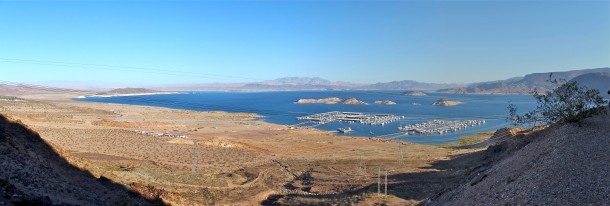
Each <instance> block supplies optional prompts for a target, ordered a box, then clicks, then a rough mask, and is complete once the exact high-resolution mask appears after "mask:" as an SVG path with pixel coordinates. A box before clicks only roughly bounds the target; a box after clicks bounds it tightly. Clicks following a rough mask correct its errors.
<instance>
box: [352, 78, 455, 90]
mask: <svg viewBox="0 0 610 206" xmlns="http://www.w3.org/2000/svg"><path fill="white" fill-rule="evenodd" d="M460 86H466V85H465V84H437V83H425V82H418V81H413V80H403V81H392V82H386V83H376V84H370V85H365V86H360V87H357V88H356V89H362V90H437V89H446V88H452V87H460Z"/></svg>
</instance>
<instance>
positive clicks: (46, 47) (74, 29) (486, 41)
mask: <svg viewBox="0 0 610 206" xmlns="http://www.w3.org/2000/svg"><path fill="white" fill-rule="evenodd" d="M15 59H19V60H15ZM22 60H27V61H22ZM49 61H50V62H49ZM53 62H66V63H70V64H65V63H53ZM73 63H78V64H73ZM92 64H95V65H92ZM96 65H110V66H113V67H106V66H96ZM607 66H610V2H609V1H262V2H259V1H247V2H245V1H230V2H216V1H212V2H209V1H207V2H198V1H180V2H174V1H95V2H84V1H33V2H20V1H0V69H1V71H2V72H1V76H0V80H4V81H14V82H53V81H78V82H84V83H92V82H98V83H100V82H107V83H121V84H127V85H151V84H169V83H207V82H251V81H258V80H267V79H275V78H280V77H287V76H309V77H322V78H325V79H329V80H342V81H352V82H359V83H375V82H386V81H393V80H407V79H409V80H416V81H424V82H438V83H443V82H447V83H454V82H477V81H487V80H497V79H505V78H509V77H513V76H520V75H524V74H528V73H533V72H549V71H564V70H573V69H585V68H596V67H607Z"/></svg>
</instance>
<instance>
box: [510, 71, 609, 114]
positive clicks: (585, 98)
mask: <svg viewBox="0 0 610 206" xmlns="http://www.w3.org/2000/svg"><path fill="white" fill-rule="evenodd" d="M552 77H553V74H551V75H549V79H548V80H547V82H548V83H550V84H552V85H553V87H552V88H553V89H551V90H547V91H546V92H540V91H539V90H538V89H535V90H534V91H533V92H531V94H532V96H534V98H536V102H537V103H538V106H537V107H536V109H534V110H532V111H529V112H526V113H524V114H519V113H517V107H516V106H515V105H514V104H510V105H509V106H508V111H509V117H508V120H509V121H512V123H513V125H527V124H529V125H531V124H534V125H537V124H539V123H542V124H545V125H551V124H555V123H564V122H580V121H582V120H583V119H585V118H587V117H590V116H593V115H598V114H606V108H605V107H604V106H603V104H605V103H606V101H605V100H604V99H603V98H602V97H601V96H600V94H599V91H598V90H597V89H588V88H586V87H583V86H579V85H578V83H577V82H575V81H569V82H566V81H565V80H563V79H560V80H557V79H553V78H552Z"/></svg>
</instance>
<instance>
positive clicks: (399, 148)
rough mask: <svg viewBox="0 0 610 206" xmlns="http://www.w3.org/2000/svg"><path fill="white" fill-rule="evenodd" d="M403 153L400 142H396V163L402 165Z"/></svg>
mask: <svg viewBox="0 0 610 206" xmlns="http://www.w3.org/2000/svg"><path fill="white" fill-rule="evenodd" d="M403 159H404V154H403V152H402V143H401V142H399V143H398V165H401V166H402V165H403V164H404V163H403Z"/></svg>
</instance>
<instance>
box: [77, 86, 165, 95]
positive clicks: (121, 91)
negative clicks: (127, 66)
mask: <svg viewBox="0 0 610 206" xmlns="http://www.w3.org/2000/svg"><path fill="white" fill-rule="evenodd" d="M155 94H177V92H164V91H157V90H152V89H145V88H129V87H128V88H118V89H113V90H110V91H106V92H99V93H96V94H95V95H92V96H88V97H120V96H141V95H155Z"/></svg>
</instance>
